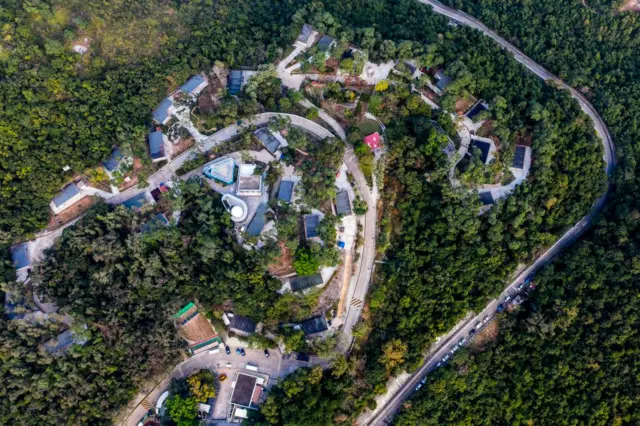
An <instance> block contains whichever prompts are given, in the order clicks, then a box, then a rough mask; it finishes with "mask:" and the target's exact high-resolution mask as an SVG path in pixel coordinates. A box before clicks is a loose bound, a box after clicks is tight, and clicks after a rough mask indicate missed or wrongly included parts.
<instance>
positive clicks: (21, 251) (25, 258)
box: [11, 243, 31, 275]
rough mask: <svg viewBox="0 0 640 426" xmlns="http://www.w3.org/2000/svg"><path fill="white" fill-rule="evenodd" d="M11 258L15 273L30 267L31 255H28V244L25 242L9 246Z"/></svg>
mask: <svg viewBox="0 0 640 426" xmlns="http://www.w3.org/2000/svg"><path fill="white" fill-rule="evenodd" d="M11 260H12V261H13V267H14V268H15V269H16V274H18V275H19V274H20V273H21V272H25V271H27V270H28V269H29V268H30V267H31V257H30V256H29V246H28V244H27V243H20V244H16V245H15V246H13V247H11Z"/></svg>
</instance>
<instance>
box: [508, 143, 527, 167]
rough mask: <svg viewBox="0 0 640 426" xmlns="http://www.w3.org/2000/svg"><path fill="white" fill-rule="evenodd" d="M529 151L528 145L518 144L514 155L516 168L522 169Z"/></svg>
mask: <svg viewBox="0 0 640 426" xmlns="http://www.w3.org/2000/svg"><path fill="white" fill-rule="evenodd" d="M526 152H527V147H525V146H521V145H518V146H516V150H515V153H514V155H513V165H512V166H511V167H514V168H516V169H521V168H523V167H524V155H525V153H526Z"/></svg>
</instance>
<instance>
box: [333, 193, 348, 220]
mask: <svg viewBox="0 0 640 426" xmlns="http://www.w3.org/2000/svg"><path fill="white" fill-rule="evenodd" d="M336 212H337V213H338V214H343V215H350V214H351V203H350V202H349V193H348V192H347V191H344V190H343V191H340V192H338V193H337V194H336Z"/></svg>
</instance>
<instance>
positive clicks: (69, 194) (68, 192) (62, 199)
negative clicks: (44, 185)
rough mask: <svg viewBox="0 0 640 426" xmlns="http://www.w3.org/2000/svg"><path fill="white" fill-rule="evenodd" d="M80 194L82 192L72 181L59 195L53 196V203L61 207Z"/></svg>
mask: <svg viewBox="0 0 640 426" xmlns="http://www.w3.org/2000/svg"><path fill="white" fill-rule="evenodd" d="M78 194H80V189H79V188H78V186H77V185H76V184H75V183H70V184H69V185H67V186H65V187H64V188H63V189H62V191H60V193H59V194H58V195H56V196H55V197H53V204H55V206H56V207H60V206H61V205H63V204H64V203H66V202H67V201H69V200H70V199H72V198H73V197H75V196H76V195H78Z"/></svg>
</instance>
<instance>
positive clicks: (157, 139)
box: [149, 130, 167, 162]
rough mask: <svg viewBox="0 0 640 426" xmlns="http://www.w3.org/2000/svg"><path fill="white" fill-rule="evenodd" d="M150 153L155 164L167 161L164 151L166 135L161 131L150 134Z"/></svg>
mask: <svg viewBox="0 0 640 426" xmlns="http://www.w3.org/2000/svg"><path fill="white" fill-rule="evenodd" d="M149 153H150V154H151V161H153V162H156V161H162V160H166V159H167V155H166V154H165V151H164V134H163V133H162V132H161V131H159V130H156V131H155V132H152V133H149Z"/></svg>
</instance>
